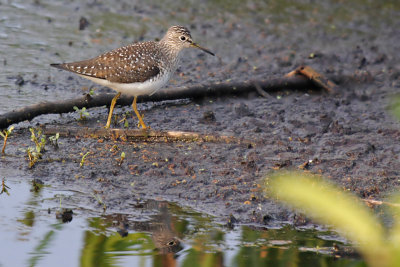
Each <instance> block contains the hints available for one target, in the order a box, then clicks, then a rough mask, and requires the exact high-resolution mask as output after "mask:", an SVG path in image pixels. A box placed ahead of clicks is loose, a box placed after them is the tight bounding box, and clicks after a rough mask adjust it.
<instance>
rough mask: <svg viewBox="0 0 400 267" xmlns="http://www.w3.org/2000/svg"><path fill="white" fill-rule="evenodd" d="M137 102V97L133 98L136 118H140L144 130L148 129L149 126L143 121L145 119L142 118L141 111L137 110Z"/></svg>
mask: <svg viewBox="0 0 400 267" xmlns="http://www.w3.org/2000/svg"><path fill="white" fill-rule="evenodd" d="M136 101H137V96H135V97H134V98H133V102H132V108H133V111H135V114H136V116H137V117H138V119H139V123H140V125H141V126H142V128H143V129H146V128H147V126H146V124H145V123H144V121H143V119H142V116H140V113H139V111H138V110H137V106H136Z"/></svg>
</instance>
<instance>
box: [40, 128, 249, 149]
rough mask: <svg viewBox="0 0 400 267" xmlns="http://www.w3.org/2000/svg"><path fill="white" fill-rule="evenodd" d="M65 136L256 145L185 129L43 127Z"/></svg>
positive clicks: (44, 130)
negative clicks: (184, 130)
mask: <svg viewBox="0 0 400 267" xmlns="http://www.w3.org/2000/svg"><path fill="white" fill-rule="evenodd" d="M57 133H58V134H59V135H60V136H63V137H70V136H79V137H85V138H105V139H114V140H117V139H119V140H123V141H127V140H129V141H146V142H176V141H180V142H212V143H227V144H231V143H235V144H246V145H254V142H251V141H249V140H244V139H241V138H237V137H234V136H227V135H215V134H200V133H196V132H183V131H154V130H151V129H145V130H143V129H105V128H88V127H65V126H59V127H43V134H45V135H55V134H57Z"/></svg>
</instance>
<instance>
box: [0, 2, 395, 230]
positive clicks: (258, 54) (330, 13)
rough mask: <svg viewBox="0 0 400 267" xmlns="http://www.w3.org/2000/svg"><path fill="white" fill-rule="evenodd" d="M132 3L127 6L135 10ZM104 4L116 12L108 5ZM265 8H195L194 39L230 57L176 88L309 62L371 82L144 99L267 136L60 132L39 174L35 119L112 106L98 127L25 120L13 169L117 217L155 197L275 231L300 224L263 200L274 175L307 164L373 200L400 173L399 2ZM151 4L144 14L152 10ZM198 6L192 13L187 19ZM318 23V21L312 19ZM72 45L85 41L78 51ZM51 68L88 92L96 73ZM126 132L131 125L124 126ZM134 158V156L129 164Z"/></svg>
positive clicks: (7, 160)
mask: <svg viewBox="0 0 400 267" xmlns="http://www.w3.org/2000/svg"><path fill="white" fill-rule="evenodd" d="M118 3H120V2H118ZM259 5H262V4H259ZM122 6H123V5H121V6H118V7H116V8H117V9H119V10H122V9H123V8H122ZM92 8H94V9H99V10H103V9H104V8H105V7H104V6H103V5H101V4H98V5H94V6H92ZM257 8H258V7H252V6H248V7H246V9H244V14H241V13H240V14H237V15H236V16H232V15H231V14H230V13H229V12H227V11H226V9H224V7H218V9H217V10H219V11H221V13H218V15H216V16H215V17H213V18H208V17H207V20H206V22H204V18H205V16H206V14H205V11H204V10H203V12H204V13H200V14H202V16H199V17H196V18H192V17H190V18H186V16H187V15H184V17H185V19H187V21H190V22H191V23H188V24H189V25H191V26H192V27H191V29H192V35H193V37H194V39H196V36H197V37H198V36H201V35H202V34H203V39H204V40H205V42H206V46H207V47H209V48H210V49H212V50H213V52H215V53H216V54H217V55H218V56H219V59H212V58H210V57H207V56H206V55H203V54H201V53H197V52H193V51H186V53H185V54H186V55H187V57H186V58H184V60H183V62H182V67H181V68H180V69H179V70H178V72H177V74H176V75H175V76H174V77H173V79H172V81H171V82H170V85H169V87H172V86H185V85H190V84H194V83H198V82H200V81H201V82H207V83H210V82H218V81H223V80H228V79H230V80H234V81H245V80H248V79H254V78H257V77H263V78H265V77H269V76H274V75H283V74H285V73H288V72H289V71H291V70H293V69H294V68H296V67H298V66H299V65H300V64H307V65H310V66H312V67H313V68H314V69H316V70H318V71H320V72H321V73H323V74H325V75H347V76H352V75H358V76H359V77H361V79H360V82H359V83H355V82H342V83H341V84H340V86H339V88H338V89H337V92H336V93H334V94H326V93H321V92H315V91H314V92H312V91H307V90H306V91H301V92H293V91H284V92H278V93H274V94H271V97H270V98H261V97H259V96H258V95H257V94H255V93H254V94H249V95H244V96H241V97H229V98H227V97H219V98H204V99H203V100H200V101H196V102H194V101H191V100H190V99H186V100H182V101H168V102H162V103H144V104H142V105H140V106H139V109H141V110H142V111H143V113H144V119H145V121H146V122H148V123H149V125H150V126H151V127H152V128H153V129H159V130H180V131H195V132H199V133H216V134H225V135H232V136H235V137H238V138H245V139H251V140H256V141H257V146H247V145H242V144H224V143H207V142H174V143H168V142H166V143H161V142H157V143H152V142H139V143H138V142H129V141H121V140H106V139H102V138H99V139H93V138H76V137H70V138H60V139H59V148H58V149H55V148H54V147H52V146H51V145H49V144H48V145H46V148H47V151H46V152H44V153H43V159H42V160H41V161H39V162H37V163H36V164H35V166H34V167H33V168H32V169H29V168H28V161H27V159H26V152H24V151H23V150H26V148H27V147H29V146H34V145H33V143H32V142H31V141H30V140H29V139H30V132H29V131H28V129H27V127H31V126H36V125H38V124H44V125H51V126H52V127H54V126H57V125H62V126H71V127H72V126H74V127H75V126H79V125H82V126H85V127H102V126H103V125H104V124H105V121H106V116H107V109H106V108H94V109H90V110H89V112H90V116H89V117H88V119H87V120H86V121H85V122H80V121H77V118H79V115H78V114H77V113H74V114H72V113H70V114H65V115H63V116H61V117H60V116H58V115H51V116H41V117H38V118H36V119H34V120H33V121H32V122H30V123H22V124H20V125H19V126H18V128H19V129H18V130H17V131H16V132H15V134H14V135H13V136H12V138H10V140H9V145H8V147H7V154H8V156H6V157H2V158H1V164H6V165H7V166H9V168H10V169H13V168H19V169H22V170H24V171H25V172H26V173H27V174H29V175H30V176H33V177H36V178H40V179H41V180H43V181H44V182H45V183H46V184H50V185H52V186H55V187H59V188H60V189H61V188H62V189H68V190H76V191H80V192H84V193H85V194H83V195H86V196H87V197H86V198H85V197H82V199H79V202H80V203H81V204H82V205H89V206H92V207H95V208H98V209H99V212H101V211H102V205H101V204H100V203H99V202H98V201H97V200H96V199H95V198H94V197H93V195H91V194H95V195H96V196H98V197H100V198H101V199H102V201H103V203H105V204H106V205H107V212H110V213H117V212H119V213H129V212H130V209H131V208H132V205H133V204H134V203H136V201H137V199H146V198H153V199H163V200H169V201H173V202H176V203H178V204H179V205H183V206H190V207H192V208H194V209H196V210H199V211H202V212H206V213H209V214H213V215H216V216H217V217H219V218H221V221H226V220H227V219H228V218H229V215H230V214H233V215H234V216H235V217H236V218H238V219H239V221H240V222H257V223H261V224H267V225H272V224H274V223H275V222H281V221H287V220H289V221H291V220H293V216H292V214H291V213H288V212H287V211H286V210H285V209H283V208H282V207H281V206H279V205H276V204H275V203H274V202H273V201H271V200H270V199H266V198H264V197H263V193H262V190H261V189H262V186H261V185H262V183H263V182H262V179H263V178H264V177H265V176H267V175H268V174H269V173H270V172H272V171H274V170H276V169H291V168H294V169H297V168H298V166H300V165H302V166H305V168H306V170H308V171H310V172H312V173H318V174H321V175H323V176H325V177H327V179H330V180H331V181H332V182H334V183H336V184H338V185H339V186H340V187H342V188H343V189H344V190H350V191H353V192H355V193H356V194H357V195H358V196H360V197H364V198H368V197H371V198H382V197H385V196H386V195H387V194H388V193H390V191H391V190H393V188H395V187H396V186H398V184H399V181H398V174H399V171H400V163H399V160H398V154H399V151H400V141H399V135H400V131H399V125H398V122H397V120H396V119H395V118H393V117H392V116H391V115H390V113H389V112H388V111H387V106H388V102H389V100H390V99H391V97H392V95H393V94H395V93H397V90H398V88H399V86H400V66H399V63H398V62H400V61H399V59H400V58H399V55H398V53H396V51H397V49H398V45H397V44H398V43H399V42H400V40H399V39H400V36H399V35H398V34H397V35H396V34H394V33H395V30H396V29H398V27H399V26H400V25H399V24H400V22H399V19H398V18H399V17H400V16H399V8H398V7H396V6H395V8H387V7H385V6H382V7H380V9H379V12H378V13H379V14H378V15H376V14H375V15H374V16H373V15H372V13H369V12H371V11H370V10H369V9H367V8H366V7H365V6H364V5H363V4H359V5H358V4H357V3H355V4H354V6H352V7H349V10H350V11H349V10H346V12H344V13H343V12H342V13H343V14H342V13H341V7H340V6H336V4H334V3H330V4H329V5H328V6H325V5H320V6H316V7H315V8H314V12H313V13H312V16H311V13H310V11H309V10H308V9H301V8H297V9H293V8H291V7H290V6H289V7H286V8H284V12H281V13H279V12H278V13H273V12H270V13H263V12H264V11H265V12H266V10H267V9H268V8H265V9H264V7H263V8H262V9H260V12H258V13H257V12H255V10H256V9H257ZM276 8H278V7H276ZM144 9H145V10H144V11H143V10H142V11H141V12H150V11H149V10H147V9H146V8H144ZM201 10H202V9H200V11H201ZM222 10H225V11H224V12H222ZM191 11H193V10H192V9H191V8H187V9H186V10H185V13H184V14H188V13H190V12H191ZM262 11H263V12H262ZM342 11H343V10H342ZM351 11H353V15H352V16H350V13H351ZM113 12H117V11H113ZM122 14H124V13H122ZM290 14H292V15H290ZM293 14H294V15H293ZM338 14H342V15H341V16H339V15H338ZM309 17H312V18H313V19H309V20H306V21H305V20H304V18H309ZM326 17H329V18H330V19H329V21H328V22H327V21H326V20H325V19H326ZM89 20H90V19H89ZM300 22H301V23H300ZM260 25H261V26H260ZM159 26H160V25H156V24H155V25H154V27H155V28H156V27H157V28H158V27H159ZM297 26H298V27H297ZM87 29H90V26H89V28H87ZM87 29H86V30H87ZM150 33H151V34H150ZM153 33H154V34H157V35H159V34H160V33H158V32H157V31H155V30H152V29H151V30H149V31H146V32H145V34H144V35H145V37H146V38H145V39H148V38H150V39H151V37H150V36H153ZM243 40H246V41H243ZM199 43H201V42H200V41H199ZM72 48H75V49H77V47H71V48H68V51H72V50H73V49H72ZM64 57H66V55H64V56H63V58H64ZM68 59H71V60H74V59H75V58H74V57H72V56H68ZM51 60H53V61H58V60H60V58H57V57H56V56H53V57H51ZM51 75H52V79H50V82H48V81H47V80H46V79H45V78H44V77H43V81H42V82H45V83H47V85H48V86H47V88H48V90H49V91H50V92H52V91H58V90H76V88H81V87H83V86H88V82H87V81H84V80H82V79H80V78H79V77H74V76H71V75H70V74H66V73H59V72H52V73H51ZM56 76H57V77H58V78H57V79H56V78H54V77H56ZM40 77H41V76H39V79H40ZM73 88H75V89H73ZM99 90H101V91H106V90H107V89H99ZM128 111H129V112H130V111H131V110H130V108H129V107H122V108H117V109H116V111H115V114H118V115H119V118H120V119H122V118H123V116H124V114H125V113H126V112H128ZM210 114H213V116H210ZM128 121H129V127H136V125H135V123H134V122H133V119H132V117H131V116H130V115H129V116H128ZM123 126H124V123H123V122H119V123H117V124H115V125H114V127H119V128H122V127H123ZM21 149H22V150H21ZM87 152H90V153H89V154H88V155H87V157H86V159H85V162H84V164H83V166H82V167H80V162H81V159H82V155H85V154H86V153H87ZM122 152H124V153H125V155H126V158H125V159H124V161H123V163H122V164H121V166H119V164H118V163H119V159H120V155H121V153H122ZM306 162H309V163H308V164H306V165H304V163H306ZM3 176H6V174H4V175H3ZM80 196H82V194H81V195H80ZM65 201H66V202H67V203H68V201H77V200H73V199H71V200H68V199H67V200H65ZM67 203H66V205H67Z"/></svg>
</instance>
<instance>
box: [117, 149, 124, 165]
mask: <svg viewBox="0 0 400 267" xmlns="http://www.w3.org/2000/svg"><path fill="white" fill-rule="evenodd" d="M124 160H125V152H122V153H121V157H120V159H119V160H118V166H121V165H122V163H123V162H124Z"/></svg>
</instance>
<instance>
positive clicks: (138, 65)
mask: <svg viewBox="0 0 400 267" xmlns="http://www.w3.org/2000/svg"><path fill="white" fill-rule="evenodd" d="M51 66H52V67H55V68H59V69H63V70H68V71H71V72H74V73H77V74H80V75H84V76H89V77H94V78H98V79H105V80H108V81H110V82H118V83H135V82H144V81H147V80H149V79H151V78H152V77H155V76H157V75H158V74H159V73H160V57H159V51H158V50H157V49H155V47H154V43H153V42H145V43H137V44H131V45H128V46H124V47H121V48H118V49H115V50H112V51H110V52H107V53H104V54H102V55H100V56H98V57H95V58H93V59H89V60H84V61H78V62H72V63H63V64H51Z"/></svg>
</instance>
